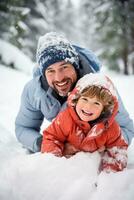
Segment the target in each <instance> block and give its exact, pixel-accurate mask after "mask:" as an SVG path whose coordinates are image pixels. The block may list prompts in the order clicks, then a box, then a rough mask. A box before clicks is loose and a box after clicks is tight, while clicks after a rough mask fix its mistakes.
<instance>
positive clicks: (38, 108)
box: [15, 46, 134, 152]
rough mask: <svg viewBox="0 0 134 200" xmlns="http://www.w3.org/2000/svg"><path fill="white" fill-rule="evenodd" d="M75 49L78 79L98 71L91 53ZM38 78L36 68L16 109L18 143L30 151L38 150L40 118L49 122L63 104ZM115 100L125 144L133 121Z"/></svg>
mask: <svg viewBox="0 0 134 200" xmlns="http://www.w3.org/2000/svg"><path fill="white" fill-rule="evenodd" d="M75 48H76V50H77V51H78V53H79V59H80V69H79V76H80V77H82V76H83V75H84V74H87V73H90V72H93V73H95V72H97V71H99V70H100V64H99V61H98V60H97V58H96V57H95V55H94V54H93V53H92V52H91V51H88V50H86V49H83V48H80V47H76V46H75ZM40 79H41V73H40V69H39V67H36V68H35V71H34V76H33V79H32V80H31V81H29V82H28V83H27V84H26V85H25V87H24V90H23V93H22V96H21V105H20V109H19V112H18V114H17V117H16V122H15V126H16V127H15V132H16V137H17V139H18V141H19V142H20V143H22V145H23V146H24V147H25V148H27V149H29V150H31V151H33V152H38V151H40V147H39V146H38V144H37V140H38V139H39V138H41V136H42V135H41V133H40V127H41V124H42V122H43V119H44V118H46V119H47V120H49V121H51V120H52V119H54V118H55V117H56V115H57V114H58V113H59V112H60V111H61V110H63V109H64V108H65V107H66V103H65V104H63V105H62V106H61V104H60V102H59V101H58V100H57V99H56V98H55V97H54V96H53V90H52V88H50V87H48V85H47V82H46V89H43V88H42V86H41V80H40ZM118 98H119V111H118V114H117V117H116V119H117V121H118V123H119V124H120V126H121V128H122V131H123V134H124V137H125V139H126V141H128V143H130V142H131V139H132V138H133V136H134V127H133V122H132V120H131V119H130V117H129V114H128V112H127V111H126V110H125V108H124V105H123V103H122V101H121V99H120V96H119V97H118Z"/></svg>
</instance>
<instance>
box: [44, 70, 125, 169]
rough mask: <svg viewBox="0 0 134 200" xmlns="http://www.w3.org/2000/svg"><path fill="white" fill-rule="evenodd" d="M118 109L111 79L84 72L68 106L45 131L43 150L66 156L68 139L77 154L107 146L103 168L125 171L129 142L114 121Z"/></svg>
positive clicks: (69, 99)
mask: <svg viewBox="0 0 134 200" xmlns="http://www.w3.org/2000/svg"><path fill="white" fill-rule="evenodd" d="M117 112H118V100H117V94H116V91H115V88H114V86H113V83H112V82H111V80H110V79H109V78H108V77H106V76H104V75H103V74H99V73H98V74H87V75H85V76H84V77H83V78H81V79H80V80H79V81H78V83H77V85H76V87H75V88H74V90H73V91H72V92H71V93H70V94H69V97H68V106H67V108H66V109H65V110H64V111H62V112H60V113H59V114H58V116H57V117H56V118H55V120H54V121H53V122H52V124H51V125H50V126H49V127H48V128H47V129H46V130H44V131H43V142H42V146H41V152H42V153H44V152H47V153H53V154H54V155H56V156H66V149H65V146H66V143H67V142H68V143H69V144H70V145H71V146H72V147H74V153H76V152H78V151H84V152H90V153H91V152H95V151H97V150H98V151H99V150H100V149H103V148H105V150H104V152H103V154H102V162H101V170H103V171H106V172H110V171H113V172H116V171H121V170H123V169H124V168H125V167H126V165H127V147H128V145H127V143H126V142H125V140H124V138H123V135H122V134H121V129H120V127H119V125H118V124H117V122H116V121H115V116H116V114H117ZM70 155H71V153H70Z"/></svg>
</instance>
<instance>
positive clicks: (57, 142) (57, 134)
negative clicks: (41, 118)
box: [41, 112, 66, 156]
mask: <svg viewBox="0 0 134 200" xmlns="http://www.w3.org/2000/svg"><path fill="white" fill-rule="evenodd" d="M62 114H63V112H61V113H60V114H59V115H58V116H57V117H56V119H55V120H54V121H53V122H52V123H51V124H50V125H49V127H48V128H47V129H46V130H44V131H43V141H42V145H41V152H42V153H45V152H46V153H52V154H54V155H56V156H62V155H63V150H64V142H65V140H66V136H65V135H64V133H63V130H64V123H63V119H65V118H64V115H62ZM61 126H62V127H61Z"/></svg>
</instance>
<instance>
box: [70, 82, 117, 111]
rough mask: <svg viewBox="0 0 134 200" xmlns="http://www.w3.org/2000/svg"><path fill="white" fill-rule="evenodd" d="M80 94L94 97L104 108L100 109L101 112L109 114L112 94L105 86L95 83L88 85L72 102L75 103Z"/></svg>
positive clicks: (112, 103)
mask: <svg viewBox="0 0 134 200" xmlns="http://www.w3.org/2000/svg"><path fill="white" fill-rule="evenodd" d="M81 96H85V97H90V98H93V97H96V98H97V100H98V101H100V102H101V103H102V105H103V106H104V109H103V111H102V112H103V113H109V114H110V113H111V111H112V109H113V106H114V100H113V96H112V94H111V93H110V92H109V91H108V89H106V88H103V87H99V86H95V85H92V86H89V87H87V88H85V89H84V90H83V91H82V92H81V93H80V95H79V96H78V98H77V99H75V102H74V103H77V101H78V99H79V98H80V97H81Z"/></svg>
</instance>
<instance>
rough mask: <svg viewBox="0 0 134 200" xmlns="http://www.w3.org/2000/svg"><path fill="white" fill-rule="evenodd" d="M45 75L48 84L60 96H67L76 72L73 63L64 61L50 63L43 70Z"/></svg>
mask: <svg viewBox="0 0 134 200" xmlns="http://www.w3.org/2000/svg"><path fill="white" fill-rule="evenodd" d="M45 76H46V79H47V82H48V84H49V86H50V87H52V88H53V89H54V90H55V91H56V92H57V93H58V94H59V95H60V96H67V94H68V92H69V91H71V90H72V87H73V84H74V83H75V82H76V80H77V73H76V71H75V69H74V67H73V65H71V64H70V63H66V62H65V61H62V62H57V63H54V64H53V65H50V66H49V67H48V68H47V69H46V71H45Z"/></svg>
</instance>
